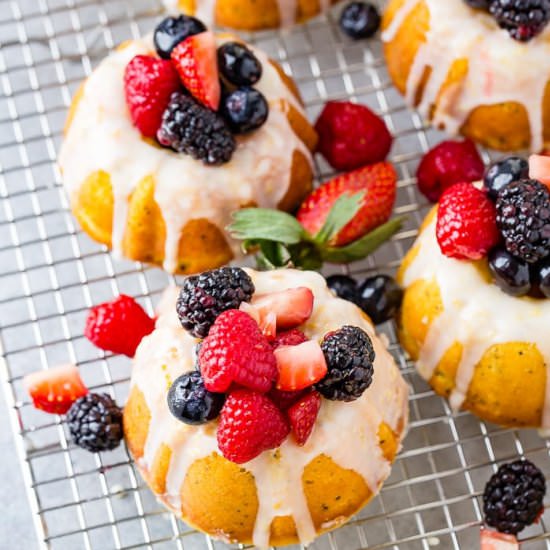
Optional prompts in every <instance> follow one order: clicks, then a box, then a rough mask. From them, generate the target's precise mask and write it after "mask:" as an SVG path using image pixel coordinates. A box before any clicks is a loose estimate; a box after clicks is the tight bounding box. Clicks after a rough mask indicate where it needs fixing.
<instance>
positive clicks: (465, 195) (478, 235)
mask: <svg viewBox="0 0 550 550" xmlns="http://www.w3.org/2000/svg"><path fill="white" fill-rule="evenodd" d="M436 235H437V242H438V243H439V247H440V248H441V252H443V254H445V256H449V257H450V258H458V259H468V260H479V259H480V258H483V257H484V256H486V255H487V253H488V252H489V250H490V249H491V248H493V247H494V246H495V245H496V244H498V242H499V241H500V233H499V231H498V228H497V223H496V209H495V205H494V204H493V202H492V201H491V200H490V199H489V197H487V195H486V194H485V193H484V192H483V191H480V190H479V189H477V188H476V187H474V186H473V185H472V184H471V183H457V184H455V185H453V186H452V187H450V188H449V189H447V190H446V191H445V192H444V193H443V195H442V196H441V200H440V201H439V208H438V211H437V225H436Z"/></svg>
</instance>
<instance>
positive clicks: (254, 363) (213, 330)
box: [199, 309, 278, 393]
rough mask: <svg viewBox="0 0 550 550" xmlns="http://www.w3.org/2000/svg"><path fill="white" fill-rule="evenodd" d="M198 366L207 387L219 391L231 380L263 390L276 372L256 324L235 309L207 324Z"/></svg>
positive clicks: (274, 361) (228, 385)
mask: <svg viewBox="0 0 550 550" xmlns="http://www.w3.org/2000/svg"><path fill="white" fill-rule="evenodd" d="M199 365H200V370H201V374H202V377H203V379H204V385H205V387H206V389H207V390H209V391H212V392H218V393H223V392H226V391H227V390H228V389H229V387H230V386H231V384H233V382H235V383H237V384H240V385H241V386H245V387H247V388H250V389H252V390H256V391H258V392H262V393H265V392H267V391H269V390H270V389H271V387H272V386H273V383H274V382H275V380H276V379H277V375H278V371H277V362H276V360H275V355H274V354H273V350H272V349H271V346H270V344H269V342H268V340H267V338H266V337H265V336H264V335H263V334H262V331H261V330H260V327H259V326H258V323H256V321H254V319H252V317H250V315H248V314H247V313H245V312H244V311H240V310H238V309H229V310H227V311H224V312H223V313H221V314H220V315H219V316H218V318H217V319H216V322H215V323H214V324H213V325H212V326H211V327H210V331H209V333H208V336H207V337H206V338H205V339H204V340H203V343H202V346H201V349H200V352H199Z"/></svg>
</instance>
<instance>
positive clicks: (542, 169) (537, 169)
mask: <svg viewBox="0 0 550 550" xmlns="http://www.w3.org/2000/svg"><path fill="white" fill-rule="evenodd" d="M529 177H530V178H531V179H534V180H538V181H540V182H541V183H544V185H546V186H548V187H550V157H549V156H546V155H531V156H530V157H529Z"/></svg>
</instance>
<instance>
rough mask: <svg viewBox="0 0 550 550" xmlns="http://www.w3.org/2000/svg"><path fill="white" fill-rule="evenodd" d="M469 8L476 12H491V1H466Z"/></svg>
mask: <svg viewBox="0 0 550 550" xmlns="http://www.w3.org/2000/svg"><path fill="white" fill-rule="evenodd" d="M464 2H465V3H466V4H468V6H470V7H471V8H474V9H476V10H489V6H490V4H491V0H464Z"/></svg>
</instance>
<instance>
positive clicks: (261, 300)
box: [252, 287, 313, 330]
mask: <svg viewBox="0 0 550 550" xmlns="http://www.w3.org/2000/svg"><path fill="white" fill-rule="evenodd" d="M252 305H253V306H254V308H256V309H257V310H259V311H260V312H263V313H261V315H267V314H268V313H269V312H271V313H274V314H275V317H276V319H277V330H286V329H289V328H294V327H297V326H298V325H301V324H302V323H305V322H306V321H307V320H308V319H309V318H310V317H311V312H312V311H313V292H311V290H310V289H309V288H306V287H298V288H289V289H287V290H281V291H279V292H271V293H269V294H261V295H259V296H256V297H255V298H253V299H252Z"/></svg>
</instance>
